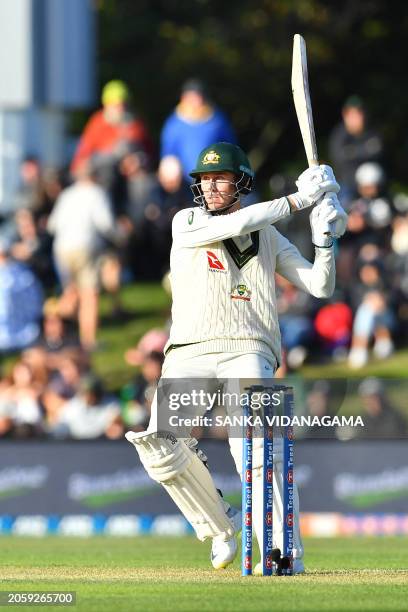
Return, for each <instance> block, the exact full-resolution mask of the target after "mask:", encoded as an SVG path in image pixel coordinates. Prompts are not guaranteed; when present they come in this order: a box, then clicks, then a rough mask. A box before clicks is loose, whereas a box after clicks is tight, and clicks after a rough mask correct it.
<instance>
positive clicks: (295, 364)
mask: <svg viewBox="0 0 408 612" xmlns="http://www.w3.org/2000/svg"><path fill="white" fill-rule="evenodd" d="M276 304H277V308H278V314H279V327H280V331H281V336H282V347H283V349H284V351H285V355H286V363H287V365H288V366H289V367H290V368H291V369H297V368H299V367H300V366H301V365H302V364H303V362H304V361H305V359H306V357H307V354H308V350H309V348H310V345H311V343H312V341H313V338H314V330H313V322H312V312H313V308H314V303H313V300H312V299H310V296H309V295H307V294H306V293H305V292H304V291H300V290H299V289H298V288H297V287H295V286H294V285H292V283H291V282H290V281H288V280H286V279H285V278H283V277H282V276H280V275H279V274H276Z"/></svg>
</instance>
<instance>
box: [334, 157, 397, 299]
mask: <svg viewBox="0 0 408 612" xmlns="http://www.w3.org/2000/svg"><path fill="white" fill-rule="evenodd" d="M356 183H357V189H358V195H359V197H358V198H357V199H355V200H352V201H351V202H350V203H349V211H348V221H347V231H346V234H345V235H344V237H343V238H342V241H341V245H340V251H339V256H338V259H337V272H338V279H339V282H340V284H341V285H342V286H343V287H344V286H345V285H348V284H349V283H350V281H351V278H352V271H353V268H354V262H355V260H356V257H357V255H358V252H359V250H360V249H361V247H362V246H364V245H365V244H367V243H373V244H376V245H378V247H380V248H381V249H382V250H383V251H384V252H385V250H386V249H388V248H389V240H390V227H391V223H392V219H393V215H394V211H393V207H392V205H391V203H390V201H389V199H388V198H387V197H386V196H385V195H384V183H385V177H384V172H383V169H382V168H381V166H379V165H378V164H376V163H371V162H367V163H365V164H362V165H361V166H360V167H359V168H358V170H357V172H356Z"/></svg>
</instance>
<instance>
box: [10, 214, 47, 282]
mask: <svg viewBox="0 0 408 612" xmlns="http://www.w3.org/2000/svg"><path fill="white" fill-rule="evenodd" d="M15 223H16V235H15V239H14V242H13V244H12V245H11V248H10V253H11V255H12V256H13V258H14V259H16V260H18V261H21V262H22V263H25V264H27V266H28V267H29V268H30V269H31V270H32V271H33V272H34V274H35V275H36V276H37V278H38V279H39V280H40V281H41V284H42V285H43V287H45V288H47V289H51V288H53V287H54V285H55V282H56V277H55V273H54V267H53V265H52V257H51V252H52V247H51V237H50V235H49V234H47V233H46V232H45V231H42V230H39V229H38V228H37V226H36V224H35V219H34V215H33V213H32V212H31V210H28V209H27V208H22V209H21V210H18V211H17V212H16V215H15Z"/></svg>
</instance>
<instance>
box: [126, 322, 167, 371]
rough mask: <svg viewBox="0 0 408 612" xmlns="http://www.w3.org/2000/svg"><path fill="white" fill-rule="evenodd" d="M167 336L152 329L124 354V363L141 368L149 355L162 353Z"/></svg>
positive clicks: (165, 333) (156, 329) (159, 330)
mask: <svg viewBox="0 0 408 612" xmlns="http://www.w3.org/2000/svg"><path fill="white" fill-rule="evenodd" d="M168 339H169V334H168V333H167V332H166V331H164V330H163V329H159V328H154V329H150V330H149V331H148V332H146V333H145V334H144V336H142V337H141V339H140V340H139V342H138V343H137V346H136V347H135V348H131V349H129V350H128V351H126V353H125V361H126V362H127V363H128V364H129V365H132V366H141V365H142V364H143V363H144V360H145V359H146V357H147V356H148V355H149V354H151V353H163V351H164V347H165V346H166V342H167V340H168Z"/></svg>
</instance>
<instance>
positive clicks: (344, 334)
mask: <svg viewBox="0 0 408 612" xmlns="http://www.w3.org/2000/svg"><path fill="white" fill-rule="evenodd" d="M352 324H353V312H352V310H351V308H350V306H349V305H348V304H346V303H344V302H340V301H335V302H333V303H332V304H326V305H325V306H322V307H321V308H319V311H318V313H317V315H316V318H315V320H314V327H315V330H316V334H317V337H318V339H319V340H320V344H321V346H322V350H323V353H324V354H325V355H330V356H331V357H332V359H333V360H334V361H343V360H345V359H347V352H348V347H349V345H350V341H351V329H352Z"/></svg>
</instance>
